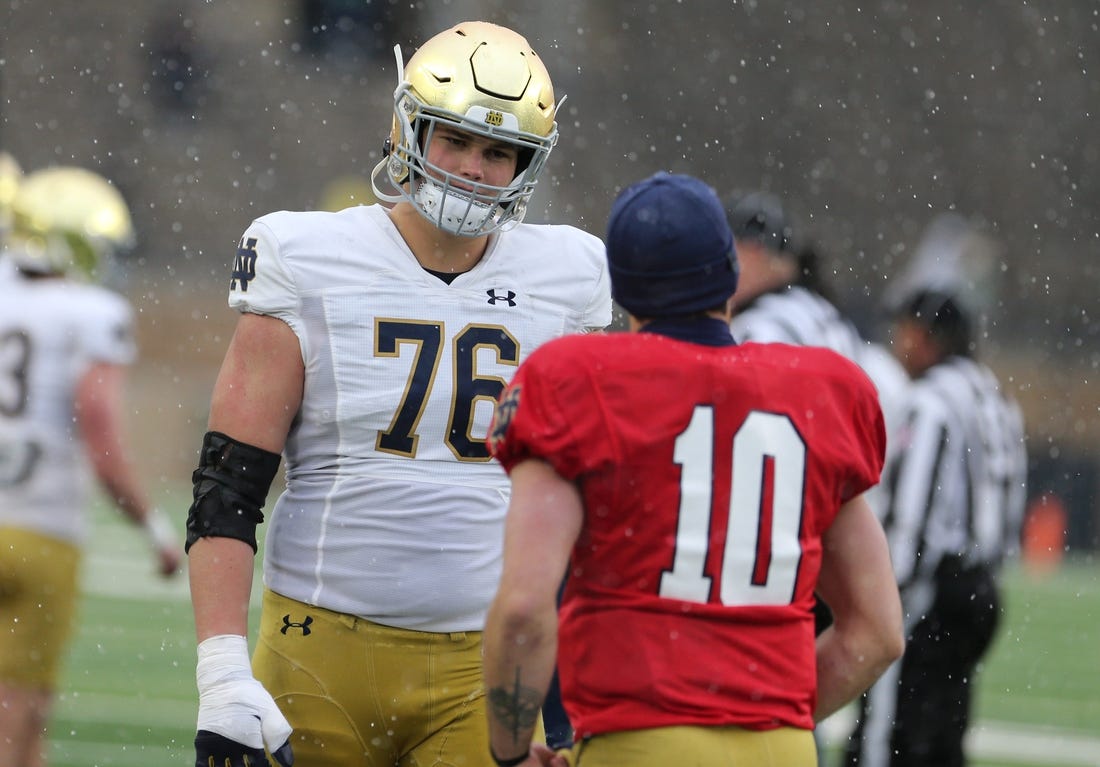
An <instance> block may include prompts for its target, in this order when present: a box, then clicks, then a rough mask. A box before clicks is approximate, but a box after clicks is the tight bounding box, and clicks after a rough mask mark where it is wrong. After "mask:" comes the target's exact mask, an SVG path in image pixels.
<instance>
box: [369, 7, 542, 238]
mask: <svg viewBox="0 0 1100 767" xmlns="http://www.w3.org/2000/svg"><path fill="white" fill-rule="evenodd" d="M395 52H396V54H397V67H398V86H397V90H395V91H394V119H393V130H392V132H391V134H390V137H389V138H388V139H387V141H386V147H385V150H386V151H385V154H386V156H385V157H384V158H383V159H382V161H381V162H380V163H379V164H378V165H377V167H375V169H374V171H373V173H371V184H372V186H373V187H374V191H375V194H376V195H377V196H378V198H379V199H382V200H386V201H387V202H398V201H400V200H402V199H405V200H408V201H409V202H411V203H412V204H413V205H414V206H415V207H416V209H417V210H419V211H420V213H421V214H423V215H424V216H425V217H427V218H428V219H429V220H430V221H432V222H433V223H435V224H436V225H437V226H439V227H440V228H442V229H444V230H445V231H448V232H451V233H452V234H459V235H465V236H470V237H477V236H480V235H483V234H488V233H489V232H492V231H495V230H496V229H500V228H501V227H503V226H504V225H505V224H509V223H518V222H519V221H522V220H523V216H524V215H525V214H526V212H527V203H528V201H529V200H530V198H531V195H532V194H533V193H534V190H535V184H536V182H537V181H538V177H539V174H540V173H541V172H542V169H543V166H544V165H545V164H546V159H547V158H548V157H549V156H550V150H551V149H553V148H554V144H555V143H556V142H557V140H558V129H557V123H555V122H554V116H555V114H556V113H557V107H558V105H557V104H556V103H555V101H554V86H553V83H551V81H550V75H549V74H548V73H547V71H546V67H545V66H544V65H543V63H542V60H541V59H540V58H539V57H538V55H537V54H536V53H535V52H534V50H532V48H531V45H530V44H529V43H528V42H527V40H526V39H525V38H524V37H523V36H521V35H519V34H517V33H515V32H513V31H512V30H510V29H507V28H505V27H500V26H497V25H495V24H489V23H487V22H480V21H473V22H464V23H462V24H458V25H456V26H454V27H452V28H451V29H448V30H446V31H445V32H441V33H440V34H438V35H436V36H435V37H433V38H431V39H430V40H428V41H427V42H426V43H424V44H423V45H422V46H421V47H420V48H419V49H418V50H417V51H416V53H415V54H414V55H413V57H412V58H411V59H409V62H408V65H406V66H402V62H401V50H400V47H398V48H395ZM439 123H444V124H446V125H448V126H450V127H453V128H458V129H460V130H464V131H468V132H470V133H474V134H477V135H479V136H485V137H488V138H491V139H494V140H497V141H503V142H506V143H508V144H512V145H513V146H515V147H516V148H517V149H518V151H519V162H518V164H517V168H516V177H515V178H514V179H513V180H512V182H511V183H510V184H508V185H507V186H490V185H484V184H478V185H475V188H474V189H473V191H472V192H471V191H467V190H464V189H461V188H457V187H456V184H460V183H461V182H462V179H460V178H459V177H457V176H455V175H453V174H450V173H446V172H445V171H443V170H442V169H441V168H438V167H435V166H430V165H429V164H428V160H427V148H428V144H429V143H430V141H431V137H432V133H433V131H434V130H435V127H436V125H437V124H439ZM383 172H385V173H386V175H387V177H388V179H389V181H390V182H391V184H392V185H393V187H394V189H396V190H397V192H398V194H396V195H387V194H384V193H382V192H381V191H380V190H379V189H378V185H377V179H378V177H379V176H380V175H381V174H382V173H383ZM467 183H468V182H467Z"/></svg>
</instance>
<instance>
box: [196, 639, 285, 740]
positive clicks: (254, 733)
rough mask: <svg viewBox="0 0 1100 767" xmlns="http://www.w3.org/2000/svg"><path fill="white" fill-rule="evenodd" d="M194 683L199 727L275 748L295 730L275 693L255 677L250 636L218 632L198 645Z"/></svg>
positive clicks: (230, 737) (231, 738) (228, 736)
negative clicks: (249, 645) (277, 701)
mask: <svg viewBox="0 0 1100 767" xmlns="http://www.w3.org/2000/svg"><path fill="white" fill-rule="evenodd" d="M198 655H199V661H198V664H197V665H196V666H195V682H196V683H197V685H198V688H199V716H198V729H200V730H209V731H210V732H215V733H217V734H219V735H223V736H225V737H227V738H229V739H230V740H233V741H236V742H237V743H243V744H245V745H246V746H249V747H250V748H263V747H264V746H265V745H266V746H267V748H268V750H269V751H272V752H274V751H275V750H276V749H278V748H279V747H280V746H282V745H283V744H285V743H286V742H287V739H288V738H289V737H290V733H291V728H290V724H289V723H288V722H287V720H286V718H285V717H284V716H283V714H282V713H281V712H280V711H279V708H278V707H277V706H276V705H275V701H274V700H272V698H271V695H270V694H269V693H268V692H267V690H265V689H264V688H263V685H261V684H260V683H259V682H258V681H256V679H255V677H253V676H252V663H251V661H250V659H249V657H248V640H247V639H245V638H244V637H243V636H240V635H239V634H219V635H217V636H212V637H210V638H209V639H205V640H203V641H202V642H200V643H199V647H198Z"/></svg>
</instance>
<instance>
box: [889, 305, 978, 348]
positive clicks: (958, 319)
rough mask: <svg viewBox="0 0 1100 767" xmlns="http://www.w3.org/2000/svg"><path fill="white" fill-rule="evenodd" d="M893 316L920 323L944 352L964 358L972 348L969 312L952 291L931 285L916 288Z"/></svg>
mask: <svg viewBox="0 0 1100 767" xmlns="http://www.w3.org/2000/svg"><path fill="white" fill-rule="evenodd" d="M895 317H897V318H899V319H908V320H912V321H914V322H917V323H920V324H921V325H923V326H924V327H925V328H927V329H928V332H929V333H931V334H932V337H933V338H935V339H936V340H937V341H938V342H939V344H940V346H942V347H943V350H944V352H945V353H946V354H949V355H950V354H958V355H962V356H964V357H965V356H970V354H971V353H972V351H973V349H972V346H971V341H972V338H971V323H970V315H969V314H968V313H967V312H966V310H965V309H964V308H963V306H962V304H961V303H960V302H959V300H958V298H957V297H956V296H955V295H953V294H952V293H949V292H947V291H944V290H939V289H935V288H923V289H920V290H917V291H915V292H914V293H912V294H911V295H910V296H909V298H908V299H907V300H906V301H904V302H903V303H902V304H901V306H899V307H898V309H897V311H896V312H895Z"/></svg>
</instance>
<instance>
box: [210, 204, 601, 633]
mask: <svg viewBox="0 0 1100 767" xmlns="http://www.w3.org/2000/svg"><path fill="white" fill-rule="evenodd" d="M229 303H230V305H231V306H233V307H235V308H237V309H238V310H240V311H242V312H256V313H260V314H267V315H272V316H275V317H278V318H280V319H282V320H283V321H285V322H286V323H287V324H288V325H290V327H291V328H293V330H294V332H295V333H296V334H297V336H298V340H299V343H300V344H301V350H302V358H303V360H304V362H305V391H304V395H303V402H302V407H301V410H300V412H299V413H298V415H297V417H296V419H295V421H294V423H293V425H292V426H291V431H290V434H289V436H288V440H287V444H286V449H285V462H286V463H285V465H286V473H287V477H286V478H287V488H286V490H285V492H284V493H283V494H282V495H281V496H280V497H279V499H278V501H277V502H276V503H275V506H274V510H273V511H272V513H271V517H270V520H269V526H268V530H267V538H266V551H265V561H264V581H265V584H266V585H267V586H268V587H269V588H271V589H272V590H274V591H276V592H278V593H280V594H283V595H285V596H288V597H291V598H293V599H297V600H300V601H303V602H306V603H309V604H314V605H318V606H321V607H324V608H327V609H330V610H335V611H338V612H343V613H349V614H353V615H359V616H362V617H364V618H367V619H369V620H372V621H375V622H378V623H383V624H387V625H393V626H399V627H403V628H410V629H416V630H423V631H467V630H480V629H481V628H482V627H483V625H484V619H485V611H486V610H487V608H488V605H489V602H490V600H491V599H492V596H493V594H494V592H495V590H496V586H497V581H498V578H499V574H500V556H501V544H502V535H503V527H502V525H503V519H504V514H505V511H506V508H507V503H508V495H509V487H510V486H509V482H508V479H507V476H506V475H505V473H504V471H503V470H502V469H501V467H500V466H499V465H498V464H497V463H496V462H495V461H492V460H491V459H490V457H489V453H488V450H487V448H486V445H485V439H486V437H487V434H488V428H489V423H490V420H491V418H492V413H493V406H494V404H495V401H496V397H497V395H498V393H499V392H500V390H501V389H502V387H503V385H504V384H505V382H506V381H508V380H510V379H511V377H512V375H513V373H514V372H515V370H516V368H517V367H518V366H519V364H520V363H521V362H522V361H523V360H524V359H526V357H527V356H528V355H529V354H530V353H531V352H532V351H533V350H534V349H535V348H536V347H537V346H539V345H540V344H542V343H544V342H546V341H548V340H550V339H552V338H555V337H557V336H561V335H563V334H566V333H574V332H581V331H583V330H584V329H586V328H593V327H605V326H607V325H608V324H609V323H610V321H611V296H610V287H609V282H608V277H607V270H606V259H605V256H604V248H603V244H602V243H601V241H600V240H599V239H598V238H596V237H594V236H592V235H589V234H586V233H584V232H582V231H581V230H579V229H576V228H574V227H570V226H545V225H533V224H521V225H519V226H517V227H515V228H514V229H511V230H509V231H506V232H498V233H497V234H495V235H493V236H492V237H491V238H490V241H489V247H488V250H487V252H486V253H485V255H484V257H483V258H482V259H481V261H480V262H479V263H478V265H477V266H475V267H474V268H473V269H472V270H470V271H469V272H467V273H465V274H461V275H459V276H458V277H457V278H456V279H455V280H454V281H453V282H452V283H451V284H449V285H448V284H446V283H444V282H443V281H442V280H440V279H439V278H437V277H435V276H434V275H432V274H431V273H429V272H427V271H425V270H424V269H423V268H422V267H421V266H420V264H419V263H418V262H417V260H416V258H415V257H414V256H413V254H412V252H411V251H410V250H409V248H408V247H407V245H406V244H405V241H404V240H403V239H402V237H401V235H400V234H399V233H398V231H397V229H396V228H395V227H394V226H393V224H392V223H391V221H390V219H389V216H388V215H387V211H386V209H385V208H384V207H382V206H359V207H354V208H349V209H347V210H344V211H341V212H338V213H328V212H295V213H292V212H279V213H273V214H270V215H267V216H264V217H262V218H260V219H257V220H256V221H255V222H253V224H252V225H251V226H250V227H249V228H248V229H247V230H246V232H245V234H244V236H243V237H242V239H241V243H240V247H239V249H238V252H237V258H236V261H235V263H234V268H233V276H232V283H231V289H230V298H229Z"/></svg>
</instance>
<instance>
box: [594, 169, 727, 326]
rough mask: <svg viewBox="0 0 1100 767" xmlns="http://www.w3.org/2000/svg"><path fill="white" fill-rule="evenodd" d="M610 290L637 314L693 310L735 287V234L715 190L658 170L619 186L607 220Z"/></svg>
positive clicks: (723, 298) (714, 302) (712, 302)
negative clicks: (629, 183) (634, 181)
mask: <svg viewBox="0 0 1100 767" xmlns="http://www.w3.org/2000/svg"><path fill="white" fill-rule="evenodd" d="M606 245H607V262H608V268H609V272H610V277H611V296H612V298H614V299H615V300H616V301H617V302H618V303H619V305H620V306H622V307H623V308H624V309H626V310H627V311H628V312H630V313H631V314H632V315H634V316H635V317H647V318H648V317H669V316H675V315H685V314H696V313H699V312H703V311H707V310H709V309H713V308H715V307H717V306H720V305H721V304H722V303H723V302H724V301H726V300H727V299H728V298H729V297H730V296H732V295H733V292H734V291H735V290H736V289H737V273H738V268H737V254H736V253H735V252H734V246H733V233H732V232H731V231H730V227H729V222H728V221H727V219H726V211H725V209H724V208H723V207H722V202H721V200H719V198H718V194H717V193H716V192H715V191H714V190H713V189H712V188H711V187H710V186H708V185H707V184H706V183H704V182H703V181H700V180H699V179H697V178H694V177H692V176H686V175H679V174H674V173H657V174H656V175H653V176H650V177H649V178H647V179H645V180H644V181H639V182H637V183H635V184H632V185H631V186H628V187H627V188H626V189H624V190H623V191H622V192H621V193H620V194H619V196H618V197H617V198H616V199H615V203H614V204H613V205H612V206H611V216H610V218H609V220H608V223H607V238H606Z"/></svg>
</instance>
